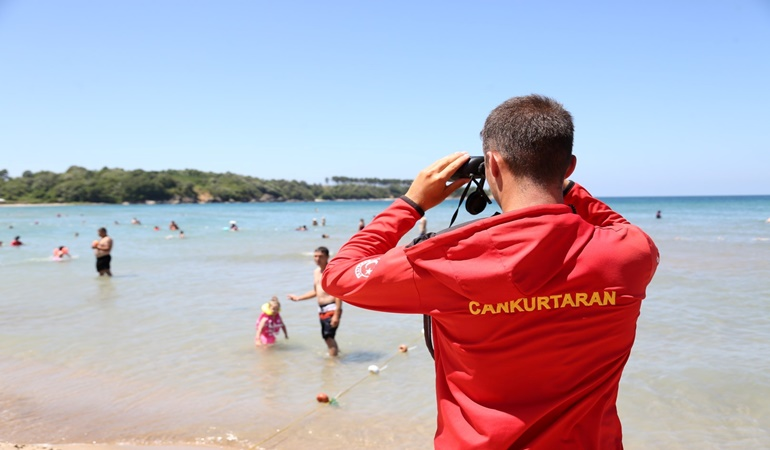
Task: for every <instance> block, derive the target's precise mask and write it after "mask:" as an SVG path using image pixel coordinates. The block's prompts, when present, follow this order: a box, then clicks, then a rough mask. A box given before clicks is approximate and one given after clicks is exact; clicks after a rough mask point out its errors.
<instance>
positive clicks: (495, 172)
mask: <svg viewBox="0 0 770 450" xmlns="http://www.w3.org/2000/svg"><path fill="white" fill-rule="evenodd" d="M484 159H485V162H484V164H486V167H487V168H488V170H489V174H490V175H491V176H492V177H494V178H495V179H499V178H500V172H501V169H502V168H501V166H500V165H501V164H505V162H504V161H502V155H500V153H499V152H497V151H495V150H490V151H488V152H487V153H486V154H485V155H484Z"/></svg>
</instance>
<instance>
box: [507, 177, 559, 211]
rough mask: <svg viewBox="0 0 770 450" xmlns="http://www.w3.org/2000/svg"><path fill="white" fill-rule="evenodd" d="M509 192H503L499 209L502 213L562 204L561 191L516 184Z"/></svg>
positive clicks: (527, 184) (555, 188)
mask: <svg viewBox="0 0 770 450" xmlns="http://www.w3.org/2000/svg"><path fill="white" fill-rule="evenodd" d="M511 187H512V189H511V190H510V191H506V192H503V193H502V195H501V198H502V201H501V204H500V208H502V210H503V212H509V211H516V210H519V209H523V208H529V207H532V206H541V205H554V204H555V205H560V204H563V203H564V197H563V195H562V192H561V189H559V188H558V187H553V188H545V187H542V186H536V185H533V184H529V183H516V184H514V185H513V186H511Z"/></svg>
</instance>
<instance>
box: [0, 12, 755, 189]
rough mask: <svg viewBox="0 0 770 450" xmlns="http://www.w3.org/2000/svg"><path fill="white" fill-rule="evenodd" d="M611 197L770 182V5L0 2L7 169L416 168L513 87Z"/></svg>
mask: <svg viewBox="0 0 770 450" xmlns="http://www.w3.org/2000/svg"><path fill="white" fill-rule="evenodd" d="M530 93H539V94H544V95H548V96H551V97H553V98H555V99H557V100H558V101H560V102H562V103H563V104H564V105H565V107H566V108H567V109H568V110H570V112H572V114H573V116H574V119H575V127H576V135H575V148H574V152H575V154H576V155H577V157H578V167H577V170H576V172H575V174H574V176H573V179H575V180H576V181H578V182H580V183H581V184H583V185H584V186H586V187H587V188H588V189H589V190H590V191H591V192H592V193H593V194H595V195H599V196H645V195H732V194H770V187H769V186H770V183H768V178H769V177H768V173H770V131H769V130H770V112H768V111H770V1H767V0H731V1H710V0H697V1H695V0H693V1H688V0H684V1H676V0H674V1H671V0H666V1H659V0H651V1H644V2H639V1H637V2H629V1H606V2H604V1H603V2H577V1H528V2H524V1H494V0H490V1H464V2H459V1H441V2H439V1H400V0H394V1H387V2H385V1H363V0H361V1H332V0H330V1H291V0H289V1H283V2H277V1H257V0H254V1H234V0H232V1H228V0H223V1H214V0H209V1H193V0H131V1H96V0H92V1H78V0H67V1H59V0H16V1H14V0H0V169H7V170H8V171H9V173H10V175H11V176H13V177H16V176H20V175H21V174H22V173H23V172H24V171H25V170H31V171H33V172H37V171H41V170H50V171H53V172H64V171H66V170H67V168H68V167H70V166H72V165H77V166H82V167H86V168H88V169H93V170H98V169H101V168H102V167H110V168H123V169H127V170H133V169H144V170H166V169H185V168H190V169H199V170H203V171H211V172H227V171H229V172H233V173H238V174H243V175H250V176H255V177H259V178H265V179H288V180H304V181H307V182H311V183H323V182H324V180H325V179H326V178H330V177H332V176H351V177H380V178H404V179H410V178H413V177H414V176H415V174H416V173H417V172H418V171H419V170H421V169H422V168H423V167H425V166H426V165H428V164H430V163H431V162H433V161H434V160H436V159H438V158H440V157H441V156H444V155H445V154H448V153H450V152H454V151H467V152H470V153H471V154H481V141H480V140H479V137H478V133H479V131H480V129H481V127H482V125H483V122H484V119H485V118H486V116H487V114H488V113H489V111H491V110H492V109H493V108H494V107H495V106H497V105H498V104H499V103H501V102H502V101H504V100H506V99H507V98H509V97H512V96H517V95H526V94H530Z"/></svg>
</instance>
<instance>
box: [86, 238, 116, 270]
mask: <svg viewBox="0 0 770 450" xmlns="http://www.w3.org/2000/svg"><path fill="white" fill-rule="evenodd" d="M98 233H99V239H98V240H96V241H94V242H93V243H92V244H91V248H93V249H94V255H96V271H97V272H99V276H100V277H101V276H104V275H107V276H108V277H111V276H112V269H111V267H110V266H111V263H112V255H111V252H112V238H111V237H109V236H108V235H107V229H106V228H104V227H102V228H99V231H98Z"/></svg>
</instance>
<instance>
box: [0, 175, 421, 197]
mask: <svg viewBox="0 0 770 450" xmlns="http://www.w3.org/2000/svg"><path fill="white" fill-rule="evenodd" d="M326 181H327V182H326V183H325V184H308V183H306V182H304V181H296V180H291V181H287V180H263V179H260V178H254V177H248V176H243V175H236V174H233V173H230V172H227V173H223V174H220V173H211V172H202V171H200V170H192V169H186V170H164V171H157V172H155V171H144V170H131V171H126V170H123V169H110V168H106V167H105V168H103V169H101V170H98V171H93V170H88V169H85V168H83V167H78V166H72V167H70V168H69V169H67V171H66V172H64V173H54V172H48V171H41V172H35V173H33V172H30V171H26V172H24V173H23V174H22V176H20V177H17V178H11V177H9V176H8V171H7V170H0V198H2V199H4V201H5V203H124V202H127V203H144V202H148V201H153V202H167V203H209V202H281V201H312V200H316V199H322V200H350V199H373V198H392V197H398V196H399V195H402V194H404V193H405V192H406V190H407V189H408V188H409V184H410V183H411V180H395V179H377V178H349V177H332V178H331V180H329V179H327V180H326Z"/></svg>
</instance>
